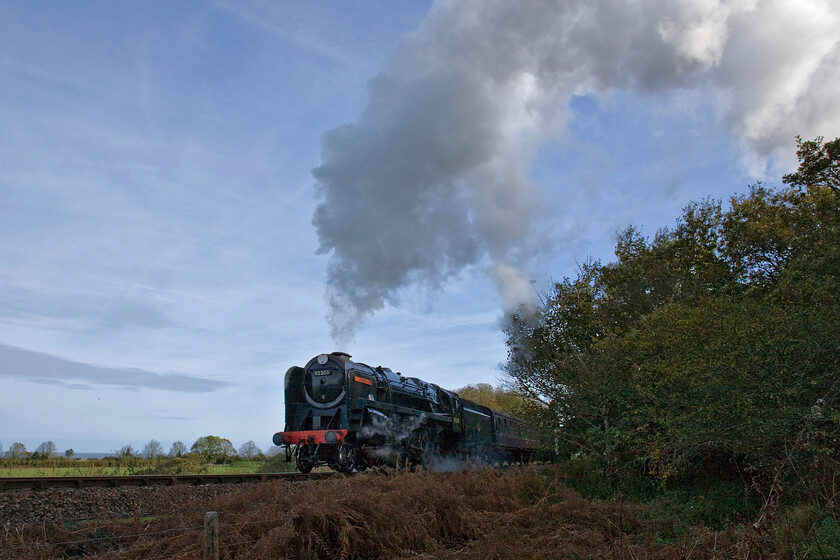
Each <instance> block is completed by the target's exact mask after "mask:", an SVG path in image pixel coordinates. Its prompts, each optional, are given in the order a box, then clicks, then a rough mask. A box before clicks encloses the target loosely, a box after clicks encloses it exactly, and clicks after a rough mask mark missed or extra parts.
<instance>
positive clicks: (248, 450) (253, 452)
mask: <svg viewBox="0 0 840 560" xmlns="http://www.w3.org/2000/svg"><path fill="white" fill-rule="evenodd" d="M262 454H263V453H262V450H261V449H260V448H259V447H257V444H256V443H254V440H249V441H246V442H245V443H243V444H242V446H241V447H240V448H239V456H240V457H242V458H243V459H248V460H251V459H254V458H256V457H259V456H260V455H262Z"/></svg>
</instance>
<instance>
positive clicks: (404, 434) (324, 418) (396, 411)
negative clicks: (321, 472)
mask: <svg viewBox="0 0 840 560" xmlns="http://www.w3.org/2000/svg"><path fill="white" fill-rule="evenodd" d="M350 358H351V356H350V355H349V354H346V353H344V352H333V353H332V354H320V355H318V356H316V357H314V358H312V359H311V360H310V361H309V363H307V364H306V367H297V366H295V367H291V368H289V370H288V371H287V372H286V378H285V397H286V426H285V430H284V431H282V432H278V433H276V434H274V438H273V441H274V444H275V445H277V446H284V447H285V450H286V460H287V461H289V462H290V461H291V460H292V458H294V460H295V462H296V466H297V469H298V470H299V471H301V472H304V473H307V472H309V471H311V470H312V469H313V468H314V467H317V466H320V465H328V466H329V467H330V468H332V469H333V470H336V471H339V472H350V471H352V470H354V469H356V470H364V469H366V468H368V467H374V466H385V465H391V466H400V467H412V466H417V465H423V466H424V467H426V468H429V469H433V468H435V467H436V465H435V463H439V464H440V463H443V464H449V463H450V462H451V461H462V460H465V459H468V458H470V459H472V460H473V461H499V462H501V461H509V462H516V461H518V462H526V461H530V460H531V459H532V458H533V456H534V454H535V452H536V448H537V435H536V429H535V428H534V426H533V425H531V424H529V423H527V422H524V421H522V420H519V419H518V418H515V417H513V416H511V415H509V414H505V413H502V412H498V411H495V410H491V409H490V408H487V407H486V406H482V405H480V404H477V403H474V402H471V401H468V400H466V399H463V398H461V397H459V396H458V395H457V394H456V393H453V392H451V391H447V390H445V389H442V388H440V387H438V386H437V385H434V384H432V383H427V382H425V381H421V380H420V379H417V378H415V377H406V376H403V375H402V374H401V373H398V372H397V373H395V372H393V371H391V370H390V369H388V368H384V367H370V366H368V365H366V364H363V363H361V362H355V361H351V359H350Z"/></svg>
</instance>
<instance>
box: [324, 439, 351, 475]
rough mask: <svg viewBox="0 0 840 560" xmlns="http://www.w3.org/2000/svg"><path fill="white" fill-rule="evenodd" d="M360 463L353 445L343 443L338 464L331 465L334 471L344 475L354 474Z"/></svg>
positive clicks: (340, 447)
mask: <svg viewBox="0 0 840 560" xmlns="http://www.w3.org/2000/svg"><path fill="white" fill-rule="evenodd" d="M357 462H358V452H357V449H356V445H355V444H353V443H347V442H345V443H342V444H341V445H340V446H339V447H338V454H337V458H336V462H335V464H334V465H331V466H332V468H333V469H334V470H337V471H338V472H343V473H349V472H352V471H353V469H354V468H356V464H357Z"/></svg>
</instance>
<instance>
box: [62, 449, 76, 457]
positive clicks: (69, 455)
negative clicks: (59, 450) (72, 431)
mask: <svg viewBox="0 0 840 560" xmlns="http://www.w3.org/2000/svg"><path fill="white" fill-rule="evenodd" d="M75 454H76V452H75V451H73V448H72V447H71V448H70V449H66V450H65V451H64V456H65V457H67V458H68V459H69V458H70V457H72V456H73V455H75Z"/></svg>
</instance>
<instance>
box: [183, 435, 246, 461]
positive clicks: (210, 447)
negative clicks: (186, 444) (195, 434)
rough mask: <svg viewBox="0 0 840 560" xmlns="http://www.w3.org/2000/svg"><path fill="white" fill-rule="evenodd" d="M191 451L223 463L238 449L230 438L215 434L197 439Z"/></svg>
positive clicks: (209, 459) (208, 459)
mask: <svg viewBox="0 0 840 560" xmlns="http://www.w3.org/2000/svg"><path fill="white" fill-rule="evenodd" d="M190 451H192V452H194V453H198V454H199V455H202V456H203V457H204V458H205V459H206V460H207V461H212V462H217V463H222V462H224V461H226V460H229V459H231V458H232V457H234V456H235V455H236V449H235V448H234V447H233V444H232V443H231V442H230V440H229V439H225V438H221V437H219V436H213V435H209V436H203V437H200V438H198V439H197V440H195V443H193V445H192V447H191V448H190Z"/></svg>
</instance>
